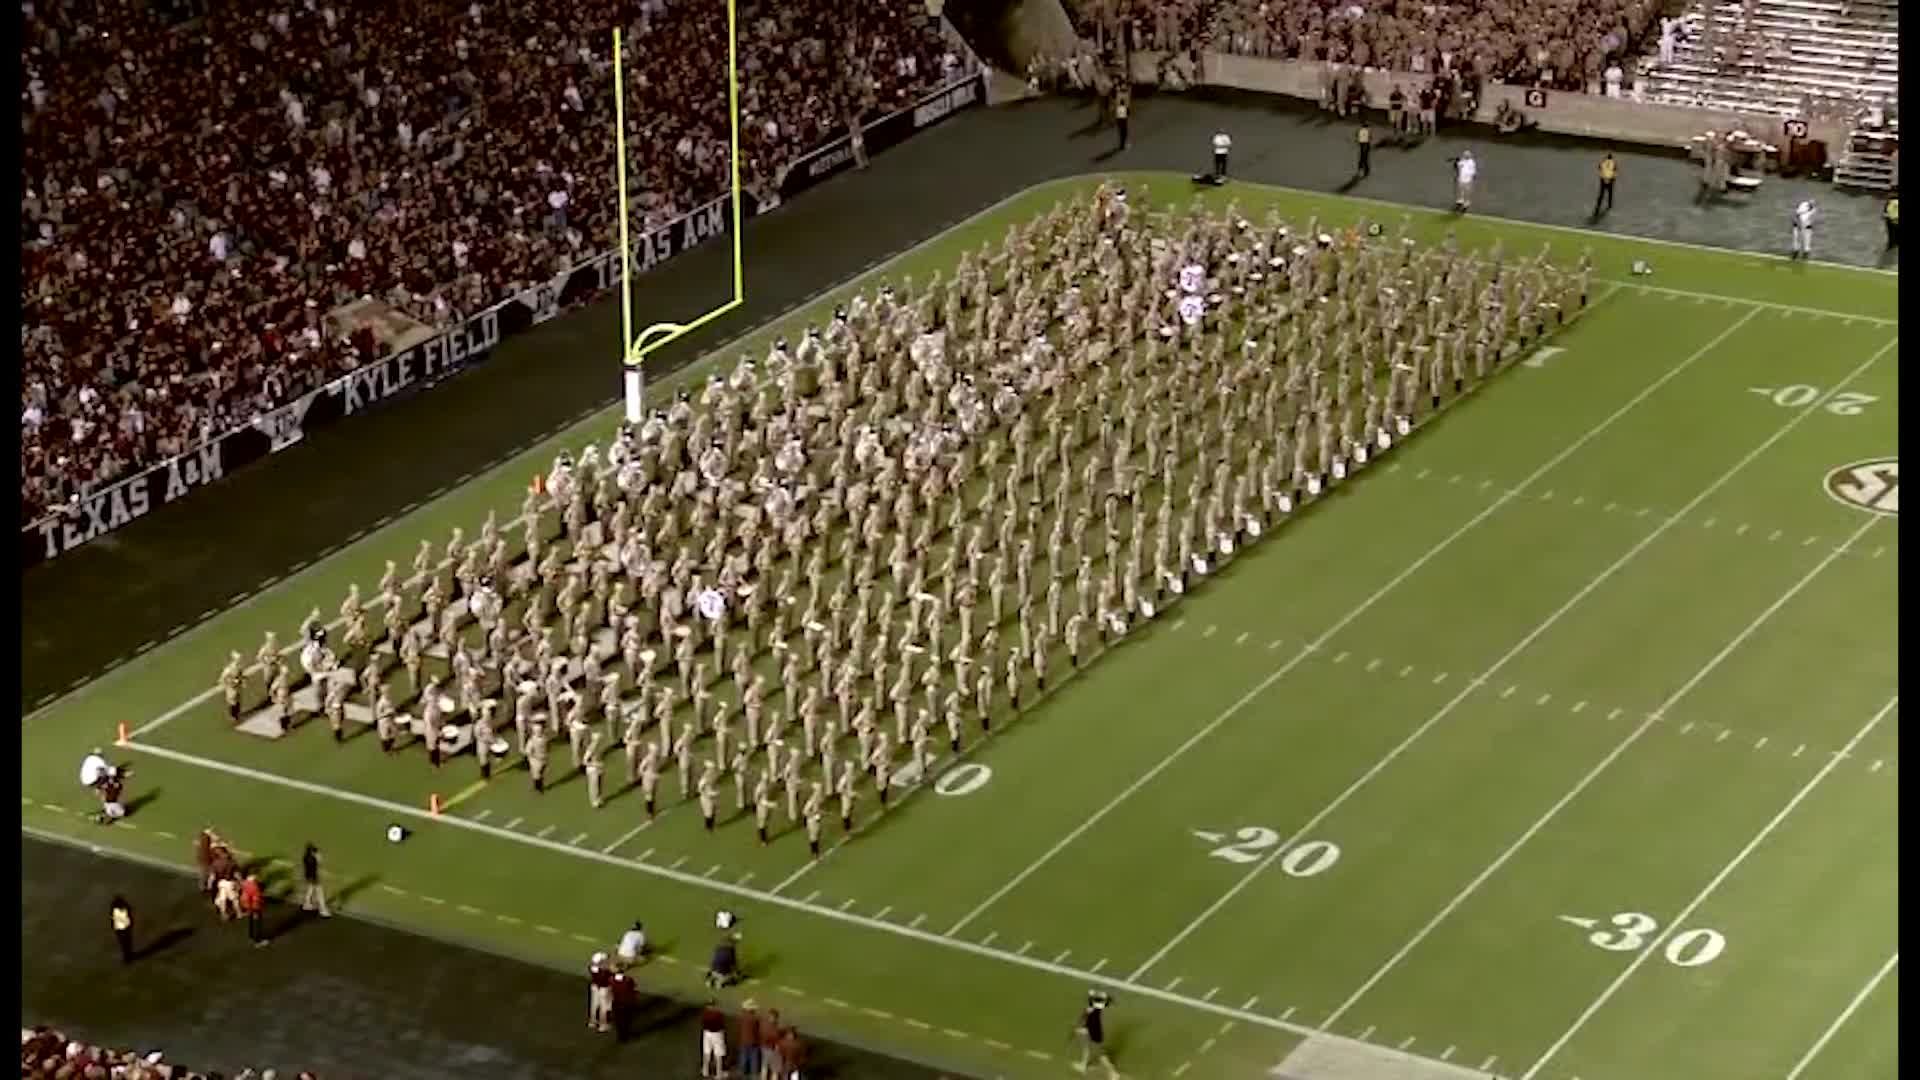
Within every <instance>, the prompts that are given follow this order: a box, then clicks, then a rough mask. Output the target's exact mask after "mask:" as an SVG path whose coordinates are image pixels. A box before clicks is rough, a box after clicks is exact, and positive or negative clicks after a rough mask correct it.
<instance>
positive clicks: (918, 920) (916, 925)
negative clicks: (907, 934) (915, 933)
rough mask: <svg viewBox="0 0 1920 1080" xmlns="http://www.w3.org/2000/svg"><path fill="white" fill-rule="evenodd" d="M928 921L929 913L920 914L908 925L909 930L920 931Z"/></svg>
mask: <svg viewBox="0 0 1920 1080" xmlns="http://www.w3.org/2000/svg"><path fill="white" fill-rule="evenodd" d="M926 921H927V913H926V912H924V911H923V912H921V913H920V914H918V915H915V916H914V917H913V921H912V922H910V923H908V924H907V928H908V929H910V930H918V929H919V928H920V924H921V923H923V922H926Z"/></svg>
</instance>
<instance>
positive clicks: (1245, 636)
mask: <svg viewBox="0 0 1920 1080" xmlns="http://www.w3.org/2000/svg"><path fill="white" fill-rule="evenodd" d="M1252 636H1253V635H1252V634H1250V633H1248V632H1247V631H1245V630H1242V631H1241V632H1240V636H1239V637H1237V638H1234V639H1233V643H1234V644H1235V645H1245V644H1246V643H1247V639H1248V638H1249V637H1252Z"/></svg>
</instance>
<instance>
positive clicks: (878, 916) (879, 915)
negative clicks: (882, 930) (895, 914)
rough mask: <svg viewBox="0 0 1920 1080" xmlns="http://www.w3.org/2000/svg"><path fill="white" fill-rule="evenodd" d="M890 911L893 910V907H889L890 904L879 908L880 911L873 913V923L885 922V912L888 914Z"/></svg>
mask: <svg viewBox="0 0 1920 1080" xmlns="http://www.w3.org/2000/svg"><path fill="white" fill-rule="evenodd" d="M892 910H893V905H891V904H889V905H887V906H886V907H883V908H881V909H880V910H879V911H877V912H875V913H874V915H873V919H874V921H875V922H882V921H885V919H886V917H887V912H889V911H892Z"/></svg>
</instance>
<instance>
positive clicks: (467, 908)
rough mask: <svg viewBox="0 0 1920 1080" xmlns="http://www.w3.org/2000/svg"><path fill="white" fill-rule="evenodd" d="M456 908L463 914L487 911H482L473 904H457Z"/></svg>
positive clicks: (482, 913)
mask: <svg viewBox="0 0 1920 1080" xmlns="http://www.w3.org/2000/svg"><path fill="white" fill-rule="evenodd" d="M454 908H455V909H456V910H458V911H459V912H460V914H462V915H485V914H486V912H484V911H481V910H480V909H479V908H477V907H474V906H473V905H472V904H455V905H454Z"/></svg>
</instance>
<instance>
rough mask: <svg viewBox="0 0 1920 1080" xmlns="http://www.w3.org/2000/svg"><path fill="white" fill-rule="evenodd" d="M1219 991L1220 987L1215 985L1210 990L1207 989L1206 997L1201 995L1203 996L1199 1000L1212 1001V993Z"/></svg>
mask: <svg viewBox="0 0 1920 1080" xmlns="http://www.w3.org/2000/svg"><path fill="white" fill-rule="evenodd" d="M1219 992H1220V988H1219V987H1217V986H1216V987H1214V988H1213V989H1211V990H1209V991H1207V996H1206V997H1203V998H1201V999H1200V1000H1201V1001H1212V1000H1213V995H1215V994H1218V993H1219Z"/></svg>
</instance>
